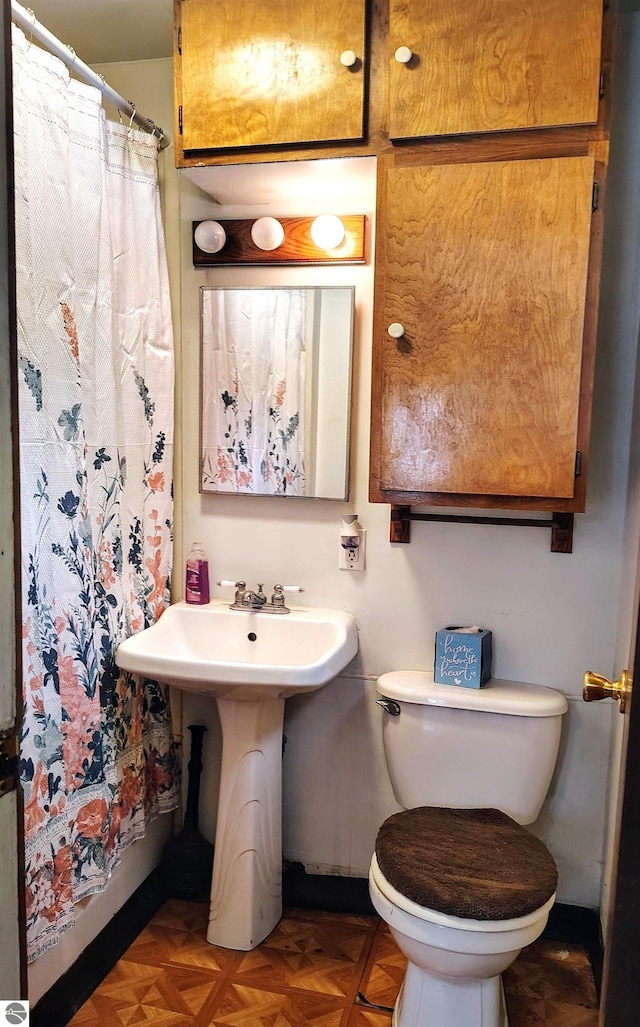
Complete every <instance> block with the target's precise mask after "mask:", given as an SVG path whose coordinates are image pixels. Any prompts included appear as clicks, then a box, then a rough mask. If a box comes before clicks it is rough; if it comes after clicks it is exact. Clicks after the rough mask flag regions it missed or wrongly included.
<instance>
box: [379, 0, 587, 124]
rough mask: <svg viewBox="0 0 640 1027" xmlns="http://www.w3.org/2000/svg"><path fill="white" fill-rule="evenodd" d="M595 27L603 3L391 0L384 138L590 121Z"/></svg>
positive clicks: (585, 0) (584, 0) (585, 1)
mask: <svg viewBox="0 0 640 1027" xmlns="http://www.w3.org/2000/svg"><path fill="white" fill-rule="evenodd" d="M601 28H602V0H569V2H567V3H558V2H557V0H524V2H522V3H517V4H514V3H513V2H511V0H502V2H498V3H491V4H487V3H486V0H464V3H452V2H451V0H390V2H389V38H388V59H389V69H390V70H389V136H390V137H391V139H411V138H418V137H427V136H448V135H461V134H469V133H480V132H504V131H512V130H514V129H526V128H547V127H551V126H557V125H583V124H593V123H595V122H596V121H597V120H598V92H599V80H600V40H601ZM409 52H410V53H411V55H412V56H411V58H410V59H409V60H408V61H406V58H407V56H408V53H409Z"/></svg>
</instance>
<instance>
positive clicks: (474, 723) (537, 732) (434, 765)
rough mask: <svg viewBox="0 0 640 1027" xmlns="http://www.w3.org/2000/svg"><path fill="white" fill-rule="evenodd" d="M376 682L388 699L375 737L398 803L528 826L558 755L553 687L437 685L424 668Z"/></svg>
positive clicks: (557, 699)
mask: <svg viewBox="0 0 640 1027" xmlns="http://www.w3.org/2000/svg"><path fill="white" fill-rule="evenodd" d="M376 687H377V690H378V692H379V693H380V696H382V697H383V698H386V699H389V700H393V701H394V702H392V703H390V704H389V711H387V710H384V709H383V713H382V718H383V721H382V736H383V742H384V751H385V756H386V760H387V767H388V770H389V776H390V778H391V784H392V787H393V791H394V794H395V797H396V799H397V801H398V802H399V804H400V805H401V806H404V807H405V809H410V808H412V807H414V806H447V807H451V808H467V809H473V808H480V807H491V808H494V809H500V810H502V811H503V812H504V813H507V814H508V815H509V816H510V817H513V819H514V820H516V821H517V822H518V823H519V824H531V823H533V821H534V820H535V819H536V818H537V816H538V813H539V812H540V809H541V807H542V803H543V802H544V799H545V796H546V794H547V791H548V789H549V785H550V783H551V777H552V774H553V769H554V767H555V763H556V758H557V755H558V745H559V743H560V730H561V724H562V715H563V714H564V713H566V711H567V701H566V699H565V697H564V696H563V695H562V694H561V693H560V692H556V691H555V690H554V689H552V688H546V687H544V686H542V685H532V684H526V683H525V682H521V681H501V680H498V679H495V678H491V680H490V681H489V683H488V684H487V685H486V686H485V687H484V688H462V687H459V686H457V685H438V684H435V683H434V680H433V674H430V673H429V672H427V671H394V672H393V673H390V674H383V675H382V676H381V677H380V678H378V682H377V686H376ZM378 701H379V702H380V700H378ZM398 711H399V713H398ZM394 714H396V715H394Z"/></svg>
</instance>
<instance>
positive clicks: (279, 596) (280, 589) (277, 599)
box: [271, 585, 304, 607]
mask: <svg viewBox="0 0 640 1027" xmlns="http://www.w3.org/2000/svg"><path fill="white" fill-rule="evenodd" d="M285 592H304V589H303V588H301V587H300V585H274V586H273V595H272V596H271V605H272V606H279V607H284V593H285Z"/></svg>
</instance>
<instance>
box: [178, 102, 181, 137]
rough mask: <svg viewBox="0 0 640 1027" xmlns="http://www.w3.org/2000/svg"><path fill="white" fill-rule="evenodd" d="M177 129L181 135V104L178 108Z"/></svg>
mask: <svg viewBox="0 0 640 1027" xmlns="http://www.w3.org/2000/svg"><path fill="white" fill-rule="evenodd" d="M178 128H179V129H180V135H182V104H180V106H179V107H178Z"/></svg>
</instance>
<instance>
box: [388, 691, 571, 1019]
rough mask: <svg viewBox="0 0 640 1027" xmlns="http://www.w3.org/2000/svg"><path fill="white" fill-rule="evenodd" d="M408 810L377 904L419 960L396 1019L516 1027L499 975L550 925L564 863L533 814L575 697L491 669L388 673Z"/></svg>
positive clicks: (398, 775) (395, 827) (392, 739)
mask: <svg viewBox="0 0 640 1027" xmlns="http://www.w3.org/2000/svg"><path fill="white" fill-rule="evenodd" d="M377 690H378V692H379V693H380V698H379V699H377V700H376V701H377V702H378V704H379V705H380V706H381V707H382V709H383V711H384V713H383V726H382V734H383V743H384V751H385V757H386V761H387V768H388V771H389V776H390V778H391V784H392V787H393V791H394V794H395V797H396V800H397V801H398V803H399V805H400V806H402V807H404V809H403V811H402V812H400V813H395V814H394V815H393V816H391V817H389V818H388V819H387V820H386V821H385V822H384V824H383V825H382V827H381V828H380V831H379V832H378V837H377V839H376V845H375V852H374V854H373V857H372V860H371V867H370V870H369V891H370V894H371V899H372V902H373V905H374V906H375V908H376V910H377V912H378V913H379V915H380V916H381V917H382V919H383V920H385V921H386V923H387V924H388V925H389V929H390V931H391V934H392V935H393V937H394V939H395V941H396V944H397V945H398V947H399V949H400V950H401V951H402V952H403V953H404V955H405V956H406V958H407V960H408V966H407V970H406V973H405V977H404V980H403V983H402V987H401V989H400V993H399V995H398V999H397V1002H396V1005H395V1008H394V1012H393V1020H392V1023H393V1027H508V1019H507V1012H506V1007H505V1002H504V993H503V988H502V980H501V974H502V972H503V971H504V970H506V969H507V967H508V966H510V964H511V963H512V962H513V961H514V960H515V959H516V958H517V956H518V955H519V953H520V951H521V950H522V949H523V948H524V947H525V946H526V945H530V944H531V942H533V941H535V939H536V938H538V937H539V936H540V934H541V933H542V931H543V930H544V927H545V924H546V922H547V919H548V916H549V910H550V909H551V907H552V905H553V903H554V900H555V890H556V883H557V871H556V867H555V863H554V861H553V858H552V856H551V854H550V853H549V852H548V850H547V849H546V847H545V846H544V844H543V843H542V842H541V841H540V840H539V839H538V838H536V837H535V835H533V834H532V833H531V832H530V831H527V830H526V828H525V827H524V826H523V825H526V824H531V823H533V822H534V821H535V820H536V818H537V816H538V814H539V812H540V809H541V807H542V803H543V802H544V799H545V796H546V794H547V791H548V789H549V784H550V782H551V777H552V775H553V770H554V767H555V763H556V758H557V754H558V745H559V742H560V732H561V725H562V716H563V714H564V713H566V710H567V701H566V699H565V698H564V696H563V695H561V694H560V693H559V692H556V691H554V690H553V689H551V688H546V687H544V686H542V685H532V684H526V683H524V682H516V681H500V680H497V679H494V678H492V679H491V680H490V681H489V683H488V684H487V686H486V687H484V688H480V689H474V688H463V687H459V686H456V685H439V684H435V683H434V680H433V674H429V673H428V672H422V671H395V672H393V673H390V674H383V675H382V676H381V677H380V678H378V682H377Z"/></svg>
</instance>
